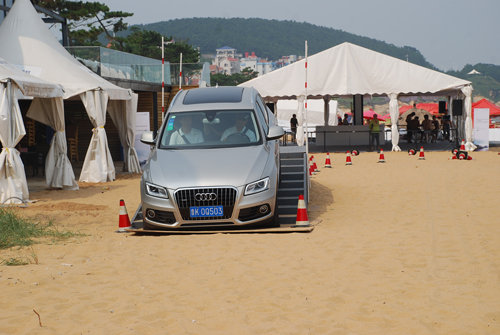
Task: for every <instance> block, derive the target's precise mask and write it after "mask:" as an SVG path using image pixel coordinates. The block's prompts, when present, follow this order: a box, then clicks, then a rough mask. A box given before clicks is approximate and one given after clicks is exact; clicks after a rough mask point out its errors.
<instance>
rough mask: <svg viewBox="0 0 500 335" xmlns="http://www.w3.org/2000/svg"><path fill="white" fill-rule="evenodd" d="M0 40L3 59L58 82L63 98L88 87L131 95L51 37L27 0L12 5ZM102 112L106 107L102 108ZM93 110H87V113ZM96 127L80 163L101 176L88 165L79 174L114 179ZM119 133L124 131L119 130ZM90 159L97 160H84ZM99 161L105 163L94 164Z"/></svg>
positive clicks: (115, 94) (114, 96) (110, 95)
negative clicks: (93, 173) (62, 91)
mask: <svg viewBox="0 0 500 335" xmlns="http://www.w3.org/2000/svg"><path fill="white" fill-rule="evenodd" d="M0 44H1V45H3V46H7V47H2V48H0V56H2V57H4V58H5V59H6V60H7V61H11V62H12V63H14V64H17V65H19V66H21V67H23V69H24V70H25V71H28V72H31V73H32V74H34V75H36V76H37V77H40V78H43V79H46V80H48V81H50V82H55V83H58V84H61V85H62V87H63V89H64V99H67V98H71V97H75V96H80V97H82V99H85V98H86V97H87V95H86V94H83V93H85V92H90V91H95V92H101V91H103V92H105V93H106V96H107V97H108V98H109V99H110V100H130V99H131V98H132V92H131V90H128V89H123V88H121V87H118V86H116V85H114V84H112V83H110V82H108V81H107V80H105V79H103V78H101V77H100V76H98V75H97V74H95V73H94V72H92V71H91V70H89V69H88V68H87V67H85V66H84V65H82V64H80V63H79V62H78V61H77V60H76V59H75V58H74V57H73V56H72V55H70V54H69V53H68V52H67V51H66V49H64V47H63V46H62V45H61V44H60V43H59V42H58V41H57V40H56V39H55V38H54V36H53V35H52V33H51V32H50V31H49V29H48V28H47V27H46V25H45V23H44V22H43V21H42V20H41V18H40V16H39V15H38V13H37V12H36V10H35V9H34V7H33V6H32V5H31V3H30V2H29V1H28V0H17V1H16V2H15V3H14V5H13V6H12V8H11V10H10V11H9V14H8V15H7V17H6V18H5V20H4V21H3V22H2V25H1V26H0ZM82 101H83V100H82ZM83 103H84V105H85V106H86V107H87V106H88V107H89V108H90V106H93V105H94V104H93V102H88V101H83ZM126 106H127V108H129V107H130V106H131V105H130V104H126ZM135 108H136V107H135ZM105 112H106V109H104V113H105ZM93 113H94V112H93V111H89V110H87V114H89V115H91V114H93ZM99 113H100V112H99ZM94 121H95V120H94ZM91 122H92V121H91ZM100 129H103V128H100V127H99V126H98V127H97V128H95V129H94V134H93V137H92V138H93V141H91V143H90V145H89V150H88V152H89V151H90V152H92V153H93V154H91V155H86V158H85V162H84V164H83V166H84V167H87V168H90V166H93V167H94V168H95V169H97V170H99V171H101V173H98V175H100V176H101V178H102V179H100V180H96V179H95V178H94V177H90V176H89V175H88V173H91V171H94V168H91V169H90V170H87V169H84V170H82V173H83V172H84V171H85V174H84V176H83V177H82V176H80V180H82V181H83V180H93V181H94V182H105V181H107V180H110V179H111V180H112V179H114V166H113V164H112V161H111V162H110V163H109V161H108V159H109V160H110V157H111V156H110V155H109V148H108V147H107V139H106V133H105V132H103V131H102V130H100ZM122 136H125V135H123V134H122ZM101 150H102V151H101ZM92 159H98V160H99V161H92V162H89V161H87V160H92ZM105 162H108V163H105ZM99 164H105V165H103V166H101V167H97V165H99ZM103 171H106V172H105V173H104V172H103ZM111 177H112V178H111Z"/></svg>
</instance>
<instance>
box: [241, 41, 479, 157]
mask: <svg viewBox="0 0 500 335" xmlns="http://www.w3.org/2000/svg"><path fill="white" fill-rule="evenodd" d="M304 63H305V59H303V60H301V61H298V62H295V63H293V64H290V65H288V66H286V67H283V68H281V69H278V70H276V71H273V72H270V73H268V74H265V75H263V76H261V77H258V78H255V79H252V80H249V81H247V82H245V83H243V84H241V85H240V86H253V87H255V88H256V89H257V90H258V91H259V92H260V94H261V95H262V96H263V97H264V98H267V99H274V100H276V99H293V98H299V97H300V96H302V99H304V97H305V85H304V83H305V66H304V65H305V64H304ZM307 72H308V73H307V78H308V80H307V94H308V98H319V97H322V96H325V95H330V96H352V95H356V94H361V95H371V96H381V95H386V96H388V97H389V98H390V99H391V100H390V102H389V111H390V113H391V121H392V144H393V150H398V151H399V150H401V149H400V148H399V146H398V143H399V134H398V131H397V119H398V117H399V112H398V108H397V97H398V96H401V95H436V96H450V97H455V98H462V97H465V104H464V109H465V111H466V115H467V119H466V123H465V124H466V127H465V128H466V140H467V148H468V149H469V150H472V149H474V145H473V144H472V129H468V128H467V124H468V121H467V120H471V110H470V107H467V106H470V101H471V94H472V88H471V83H470V82H469V81H466V80H462V79H459V78H456V77H452V76H449V75H447V74H444V73H441V72H438V71H434V70H430V69H427V68H425V67H422V66H419V65H415V64H412V63H409V62H406V61H403V60H400V59H397V58H394V57H391V56H387V55H384V54H381V53H378V52H375V51H372V50H369V49H366V48H363V47H360V46H357V45H354V44H351V43H347V42H346V43H342V44H339V45H337V46H335V47H333V48H330V49H327V50H324V51H322V52H319V53H317V54H315V55H312V56H310V57H308V64H307ZM468 102H469V103H468ZM467 108H469V109H467Z"/></svg>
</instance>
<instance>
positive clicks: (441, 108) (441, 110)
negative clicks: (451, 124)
mask: <svg viewBox="0 0 500 335" xmlns="http://www.w3.org/2000/svg"><path fill="white" fill-rule="evenodd" d="M444 113H446V101H440V102H439V114H444Z"/></svg>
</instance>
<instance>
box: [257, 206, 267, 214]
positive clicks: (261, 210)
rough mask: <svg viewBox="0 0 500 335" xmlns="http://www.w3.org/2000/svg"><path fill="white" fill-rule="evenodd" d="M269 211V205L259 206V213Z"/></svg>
mask: <svg viewBox="0 0 500 335" xmlns="http://www.w3.org/2000/svg"><path fill="white" fill-rule="evenodd" d="M267 212H269V206H268V205H262V206H260V207H259V213H261V214H266V213H267Z"/></svg>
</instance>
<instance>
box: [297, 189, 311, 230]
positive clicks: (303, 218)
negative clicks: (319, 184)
mask: <svg viewBox="0 0 500 335" xmlns="http://www.w3.org/2000/svg"><path fill="white" fill-rule="evenodd" d="M295 226H296V227H306V226H309V219H308V218H307V209H306V202H305V200H304V196H303V195H302V194H301V195H299V203H298V205H297V220H296V221H295Z"/></svg>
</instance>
